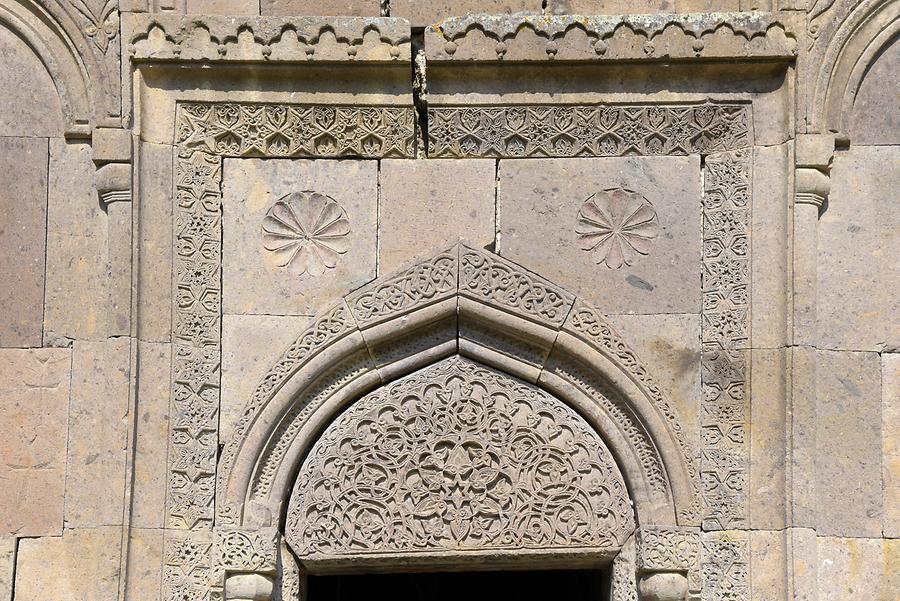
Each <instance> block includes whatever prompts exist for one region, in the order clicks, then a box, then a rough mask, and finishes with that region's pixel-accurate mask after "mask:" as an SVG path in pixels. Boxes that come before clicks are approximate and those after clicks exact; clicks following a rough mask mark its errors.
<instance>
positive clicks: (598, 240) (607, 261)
mask: <svg viewBox="0 0 900 601" xmlns="http://www.w3.org/2000/svg"><path fill="white" fill-rule="evenodd" d="M575 233H576V234H577V235H578V239H579V241H580V244H581V248H582V250H586V251H588V252H590V253H591V256H592V257H593V259H594V261H595V262H596V263H597V264H604V265H606V266H607V267H608V268H609V269H619V268H620V267H622V266H623V265H631V264H632V263H633V262H634V260H635V258H636V257H637V256H638V255H648V254H650V249H651V241H652V240H653V239H654V238H656V237H657V236H658V235H659V219H658V218H657V216H656V210H655V209H654V208H653V205H652V204H650V201H649V200H647V199H646V198H644V197H643V196H641V195H640V194H638V193H637V192H633V191H632V190H626V189H625V188H610V189H608V190H603V191H602V192H598V193H596V194H593V195H591V197H590V198H588V199H587V200H585V201H584V203H583V204H582V205H581V209H580V210H579V211H578V218H577V222H576V224H575Z"/></svg>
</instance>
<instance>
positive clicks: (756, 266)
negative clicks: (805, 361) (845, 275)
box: [750, 144, 792, 348]
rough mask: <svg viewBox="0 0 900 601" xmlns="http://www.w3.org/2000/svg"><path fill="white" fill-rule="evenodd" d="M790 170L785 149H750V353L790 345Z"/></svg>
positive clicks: (785, 145) (786, 149)
mask: <svg viewBox="0 0 900 601" xmlns="http://www.w3.org/2000/svg"><path fill="white" fill-rule="evenodd" d="M791 167H792V165H791V161H790V152H789V147H788V145H787V144H781V145H779V146H768V147H763V148H754V149H753V185H752V194H753V207H752V217H751V224H750V245H751V249H752V252H751V266H750V270H751V273H750V281H751V282H752V286H751V288H750V294H751V299H750V305H751V307H752V309H753V310H752V311H751V312H750V318H751V321H752V323H751V324H750V332H751V340H752V343H753V347H754V348H777V347H782V346H787V345H788V344H789V341H790V338H789V333H790V328H789V326H788V323H789V320H790V316H789V308H790V306H791V304H790V287H789V282H790V273H791V272H790V253H787V252H785V249H786V248H789V247H790V235H789V229H788V223H789V215H790V211H791V202H792V198H791V193H790V187H789V183H788V175H789V173H790V172H791Z"/></svg>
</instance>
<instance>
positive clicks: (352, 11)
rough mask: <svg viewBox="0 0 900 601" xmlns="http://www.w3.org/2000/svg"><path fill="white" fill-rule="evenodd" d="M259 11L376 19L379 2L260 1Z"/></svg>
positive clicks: (324, 0)
mask: <svg viewBox="0 0 900 601" xmlns="http://www.w3.org/2000/svg"><path fill="white" fill-rule="evenodd" d="M259 9H260V12H261V13H262V14H263V15H278V16H281V15H286V16H289V15H310V16H320V17H330V16H339V17H378V16H381V0H260V2H259ZM393 16H395V17H396V16H399V15H393Z"/></svg>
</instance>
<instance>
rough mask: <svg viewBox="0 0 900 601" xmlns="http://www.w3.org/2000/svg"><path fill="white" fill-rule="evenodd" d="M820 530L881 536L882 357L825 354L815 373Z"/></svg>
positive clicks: (819, 361)
mask: <svg viewBox="0 0 900 601" xmlns="http://www.w3.org/2000/svg"><path fill="white" fill-rule="evenodd" d="M816 393H817V414H818V420H817V432H816V441H817V453H816V478H817V482H816V485H817V491H818V498H817V505H818V510H817V511H818V524H817V528H816V531H817V532H818V533H819V534H820V535H824V536H832V535H833V536H854V537H877V536H881V532H882V527H881V517H882V512H883V499H884V493H883V491H882V487H881V486H882V481H881V478H882V432H881V427H882V416H881V406H882V400H881V361H880V360H879V357H878V354H877V353H858V352H846V351H841V352H838V351H821V352H819V355H818V365H817V369H816Z"/></svg>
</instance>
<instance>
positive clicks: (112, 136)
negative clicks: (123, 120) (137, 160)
mask: <svg viewBox="0 0 900 601" xmlns="http://www.w3.org/2000/svg"><path fill="white" fill-rule="evenodd" d="M91 151H92V156H93V159H94V162H95V163H111V162H117V163H128V162H131V132H130V131H129V130H127V129H120V128H112V127H98V128H96V129H94V131H93V133H92V134H91Z"/></svg>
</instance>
